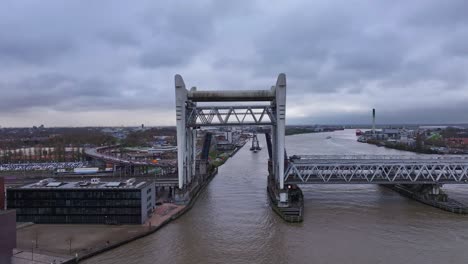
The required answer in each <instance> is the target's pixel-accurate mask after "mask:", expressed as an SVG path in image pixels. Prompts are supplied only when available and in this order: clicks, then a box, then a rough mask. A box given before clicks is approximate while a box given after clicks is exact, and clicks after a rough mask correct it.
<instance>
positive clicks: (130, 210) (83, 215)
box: [7, 179, 156, 224]
mask: <svg viewBox="0 0 468 264" xmlns="http://www.w3.org/2000/svg"><path fill="white" fill-rule="evenodd" d="M155 196H156V194H155V187H154V183H149V182H135V180H134V179H130V180H127V181H126V182H101V181H99V179H92V180H91V181H90V182H59V181H54V180H53V179H46V180H41V181H40V182H37V183H33V184H28V185H25V186H22V187H15V188H7V207H8V209H16V215H17V221H18V222H34V223H50V224H52V223H66V224H142V223H144V222H145V221H146V220H147V219H148V217H149V216H150V214H151V212H152V210H153V209H154V206H155Z"/></svg>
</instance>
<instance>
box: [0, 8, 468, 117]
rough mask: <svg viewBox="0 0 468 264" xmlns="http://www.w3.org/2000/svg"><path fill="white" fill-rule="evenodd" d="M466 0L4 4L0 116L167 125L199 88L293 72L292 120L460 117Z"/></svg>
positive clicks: (260, 82) (249, 84)
mask: <svg viewBox="0 0 468 264" xmlns="http://www.w3.org/2000/svg"><path fill="white" fill-rule="evenodd" d="M466 10H468V2H466V1H462V0H453V1H437V0H432V1H426V0H416V1H411V2H408V1H402V0H397V1H391V2H382V1H372V0H362V1H358V0H351V1H345V2H343V1H299V0H296V1H266V0H258V1H247V0H245V1H235V2H232V3H231V2H229V3H225V1H208V0H206V1H189V2H187V1H167V2H165V3H163V2H162V1H138V3H133V2H132V3H130V2H128V1H90V2H85V1H59V0H55V1H46V2H44V1H39V0H35V1H34V0H30V1H4V2H3V3H2V8H0V61H1V63H0V92H1V96H0V125H1V126H30V125H33V124H37V123H43V124H45V125H48V126H61V125H138V124H141V123H145V124H147V125H172V124H174V123H175V114H174V109H173V108H174V88H173V86H174V83H173V76H174V74H176V73H180V74H182V75H183V76H184V79H185V81H186V84H187V85H188V86H189V87H190V86H197V87H199V89H207V90H208V89H266V88H269V87H270V86H271V85H273V84H274V83H275V81H276V76H277V74H278V73H280V72H285V73H286V74H287V78H288V94H287V98H288V102H287V104H288V108H287V120H288V123H290V124H300V123H307V124H314V123H366V122H368V121H369V117H368V116H370V114H369V113H370V109H372V108H373V107H375V108H377V111H378V115H379V122H380V123H411V122H418V123H451V122H468V116H467V114H466V113H467V110H468V106H467V105H468V75H467V74H466V69H468V45H467V43H468V16H466Z"/></svg>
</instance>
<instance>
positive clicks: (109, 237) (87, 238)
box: [17, 142, 245, 263]
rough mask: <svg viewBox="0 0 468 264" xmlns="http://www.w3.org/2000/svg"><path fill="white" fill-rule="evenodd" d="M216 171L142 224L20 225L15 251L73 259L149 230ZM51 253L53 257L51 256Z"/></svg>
mask: <svg viewBox="0 0 468 264" xmlns="http://www.w3.org/2000/svg"><path fill="white" fill-rule="evenodd" d="M244 144H245V142H244ZM244 144H242V146H244ZM242 146H238V147H236V148H235V149H234V150H233V151H232V152H230V153H228V156H229V157H232V156H234V155H235V154H236V153H237V151H239V149H240V148H242ZM217 172H218V169H217V167H215V168H214V169H213V171H212V172H211V173H210V174H209V177H208V178H206V180H205V181H204V182H203V183H202V184H200V185H198V186H197V188H195V189H194V190H192V191H193V194H192V197H191V199H190V201H189V202H188V203H187V204H185V205H177V204H173V203H163V204H162V205H160V206H158V207H157V209H156V210H155V212H154V213H153V215H152V217H151V218H150V219H149V220H148V221H147V222H146V223H144V224H143V225H118V226H115V225H112V226H110V225H67V224H63V225H55V224H54V225H52V224H51V225H43V224H33V225H29V226H25V227H22V228H20V229H18V231H17V236H18V252H21V254H22V255H24V256H28V255H30V254H31V251H32V250H34V252H35V254H41V255H43V256H50V257H51V258H49V259H59V258H58V256H65V257H62V258H61V260H63V259H67V258H68V259H69V260H67V261H72V262H75V263H77V262H80V261H82V260H85V259H88V258H91V257H93V256H96V255H98V254H101V253H103V252H106V251H109V250H112V249H115V248H117V247H119V246H122V245H124V244H127V243H129V242H132V241H135V240H137V239H140V238H143V237H145V236H148V235H150V234H153V233H155V232H156V231H158V230H159V229H161V228H162V227H164V226H165V225H167V224H169V223H170V222H172V221H173V220H175V219H177V218H179V217H180V216H182V215H183V214H185V213H186V212H188V211H189V210H190V209H191V208H192V207H193V205H194V204H195V202H196V200H197V199H198V197H199V195H200V194H201V193H202V192H203V191H204V190H205V188H206V186H207V185H208V184H209V183H210V182H211V180H212V179H213V178H214V176H215V175H216V174H217ZM37 256H39V255H37ZM54 256H57V257H56V258H54ZM30 260H31V259H30Z"/></svg>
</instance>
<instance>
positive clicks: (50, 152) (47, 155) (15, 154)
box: [0, 146, 85, 164]
mask: <svg viewBox="0 0 468 264" xmlns="http://www.w3.org/2000/svg"><path fill="white" fill-rule="evenodd" d="M67 149H68V151H67ZM84 160H85V154H84V148H76V147H71V148H66V147H65V146H55V147H53V148H51V147H34V148H21V149H10V148H6V149H3V150H0V163H3V164H7V163H27V162H51V161H56V162H74V161H84Z"/></svg>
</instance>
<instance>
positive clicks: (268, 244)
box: [83, 130, 468, 264]
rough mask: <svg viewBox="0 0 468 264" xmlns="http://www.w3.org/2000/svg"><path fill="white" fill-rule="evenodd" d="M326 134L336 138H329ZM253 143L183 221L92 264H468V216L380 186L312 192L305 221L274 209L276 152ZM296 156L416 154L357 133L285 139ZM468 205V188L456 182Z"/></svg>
mask: <svg viewBox="0 0 468 264" xmlns="http://www.w3.org/2000/svg"><path fill="white" fill-rule="evenodd" d="M327 136H331V137H332V138H330V139H326V137H327ZM259 139H260V142H261V144H262V145H263V146H264V149H263V150H262V151H260V152H259V153H252V152H251V151H249V148H248V147H247V145H246V146H245V147H244V148H243V149H241V150H240V151H239V152H238V153H237V154H236V155H235V156H234V157H233V158H231V159H230V160H229V161H228V162H227V163H226V164H224V165H223V166H221V167H220V169H219V173H218V175H217V176H216V177H215V178H214V179H213V181H212V182H211V183H210V184H209V186H208V187H207V189H206V190H205V191H204V192H203V193H202V194H201V195H200V197H199V199H198V200H197V202H196V204H195V206H194V207H193V208H192V210H190V211H189V212H188V213H186V214H185V215H183V216H182V217H181V218H179V219H177V220H175V221H174V222H172V223H170V224H169V225H167V226H165V227H164V228H162V229H161V230H160V231H158V232H156V233H154V234H152V235H149V236H147V237H145V238H142V239H140V240H137V241H135V242H132V243H129V244H127V245H124V246H122V247H119V248H117V249H114V250H111V251H108V252H106V253H103V254H101V255H98V256H96V257H94V258H91V259H88V260H86V261H84V262H83V263H87V264H91V263H101V264H111V263H184V264H185V263H187V264H188V263H359V264H367V263H425V264H428V263H438V264H440V263H468V216H460V215H455V214H452V213H448V212H445V211H442V210H440V209H436V208H432V207H429V206H427V205H424V204H421V203H418V202H416V201H413V200H410V199H407V198H404V197H402V196H400V195H399V194H397V193H395V192H393V191H391V190H388V189H386V188H383V187H380V186H377V185H305V186H302V190H303V192H304V198H305V215H304V222H303V223H300V224H288V223H285V222H284V221H282V220H281V219H280V218H279V217H278V216H277V215H276V214H275V213H274V212H273V211H272V209H271V208H270V206H269V205H268V200H267V193H266V176H267V165H266V163H267V156H268V153H267V150H266V147H265V140H264V138H263V137H260V138H259ZM286 146H287V151H288V155H293V154H388V155H395V154H396V155H401V154H404V155H411V154H412V153H404V152H402V151H398V150H391V149H385V148H383V147H376V146H373V145H368V144H363V143H358V142H356V136H355V135H354V130H345V131H336V132H330V133H318V134H304V135H295V136H288V137H286ZM443 189H444V190H445V191H446V192H447V193H448V194H449V196H451V197H453V198H456V199H458V200H459V201H462V202H465V203H468V185H447V186H444V188H443Z"/></svg>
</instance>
